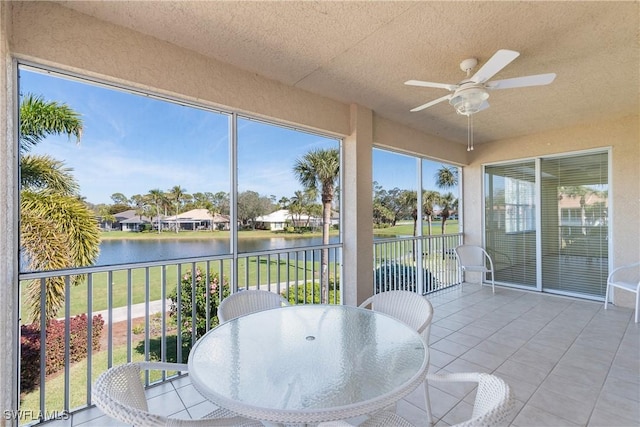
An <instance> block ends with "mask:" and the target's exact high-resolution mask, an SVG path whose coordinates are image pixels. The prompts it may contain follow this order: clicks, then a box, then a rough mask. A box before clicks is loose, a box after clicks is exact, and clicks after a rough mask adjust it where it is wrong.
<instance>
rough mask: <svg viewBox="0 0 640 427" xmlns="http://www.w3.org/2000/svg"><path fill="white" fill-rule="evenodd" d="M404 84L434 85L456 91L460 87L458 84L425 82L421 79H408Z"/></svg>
mask: <svg viewBox="0 0 640 427" xmlns="http://www.w3.org/2000/svg"><path fill="white" fill-rule="evenodd" d="M404 84H406V85H408V86H420V87H434V88H438V89H447V90H450V91H454V90H456V89H457V88H458V85H452V84H447V83H434V82H423V81H421V80H407V81H406V82H404Z"/></svg>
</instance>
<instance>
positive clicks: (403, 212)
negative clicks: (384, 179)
mask: <svg viewBox="0 0 640 427" xmlns="http://www.w3.org/2000/svg"><path fill="white" fill-rule="evenodd" d="M434 179H435V183H436V185H437V186H438V187H439V188H441V189H449V188H453V187H455V186H457V185H458V169H457V168H455V167H453V166H445V165H442V166H441V167H440V168H439V169H438V170H437V172H436V174H435V176H434ZM457 213H458V198H456V197H455V196H454V195H453V193H451V192H447V193H444V194H441V193H439V192H437V191H433V190H423V191H422V209H421V214H422V217H423V218H424V219H426V220H427V223H428V227H429V232H428V234H432V233H431V231H432V224H433V220H434V219H435V218H436V217H439V218H440V220H441V221H442V234H444V232H445V224H446V222H447V220H448V219H449V218H450V217H451V216H452V215H454V214H457ZM409 218H411V219H413V235H414V236H415V235H417V230H418V229H417V227H418V192H417V191H415V190H401V189H400V188H398V187H395V188H393V189H391V190H385V189H384V188H383V187H382V186H381V185H379V184H378V182H376V181H374V182H373V224H374V227H378V228H383V227H390V226H391V227H393V226H395V225H396V223H397V222H398V221H400V220H402V219H409Z"/></svg>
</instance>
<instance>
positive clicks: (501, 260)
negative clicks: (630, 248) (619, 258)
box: [484, 152, 609, 298]
mask: <svg viewBox="0 0 640 427" xmlns="http://www.w3.org/2000/svg"><path fill="white" fill-rule="evenodd" d="M608 168H609V166H608V153H607V152H598V153H585V154H579V155H570V156H558V157H550V158H540V159H532V160H526V161H520V162H512V163H509V164H500V165H490V166H485V182H484V192H485V194H484V199H485V218H484V224H485V246H486V248H487V251H488V252H489V253H490V254H491V255H492V257H493V260H494V264H495V270H496V280H497V281H499V282H502V283H504V284H510V285H513V286H516V287H524V288H532V289H538V290H542V291H547V292H553V293H560V294H565V295H578V296H583V297H588V298H600V297H603V296H604V292H605V284H606V278H607V274H608V235H609V232H608V216H609V212H608V190H609V188H608V186H609V184H608V181H609V178H608Z"/></svg>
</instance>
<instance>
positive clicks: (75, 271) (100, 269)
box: [19, 243, 342, 281]
mask: <svg viewBox="0 0 640 427" xmlns="http://www.w3.org/2000/svg"><path fill="white" fill-rule="evenodd" d="M332 248H342V244H341V243H331V244H328V245H315V246H301V247H298V248H283V249H274V250H265V251H257V252H242V253H239V254H238V258H239V259H241V258H251V257H255V256H264V255H274V254H284V253H288V252H303V251H314V250H322V249H332ZM231 259H233V255H231V254H224V255H205V256H200V257H191V258H176V259H167V260H162V261H146V262H139V263H128V264H116V265H101V266H89V267H78V268H66V269H60V270H47V271H37V272H29V273H20V275H19V280H21V281H22V280H33V279H43V278H48V277H60V276H75V275H81V274H90V273H106V272H109V271H117V270H129V269H137V268H145V267H161V266H163V265H170V264H189V263H194V262H207V261H217V260H231Z"/></svg>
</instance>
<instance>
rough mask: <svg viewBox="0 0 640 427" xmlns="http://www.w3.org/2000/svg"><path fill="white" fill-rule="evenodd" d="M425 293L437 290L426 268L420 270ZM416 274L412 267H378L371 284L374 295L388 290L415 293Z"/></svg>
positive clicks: (397, 265) (399, 265)
mask: <svg viewBox="0 0 640 427" xmlns="http://www.w3.org/2000/svg"><path fill="white" fill-rule="evenodd" d="M422 271H423V274H424V277H423V280H424V281H423V283H424V285H425V293H426V292H429V291H432V290H435V289H437V286H438V283H437V279H436V278H435V277H434V276H433V275H432V274H431V272H430V271H429V270H427V269H426V268H425V269H423V270H422ZM417 281H418V272H417V269H416V267H415V266H413V265H403V264H388V265H383V266H381V267H378V268H376V269H375V271H374V272H373V283H374V286H375V289H376V293H378V292H384V291H388V290H405V291H411V292H415V291H416V290H417V286H418V283H417Z"/></svg>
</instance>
